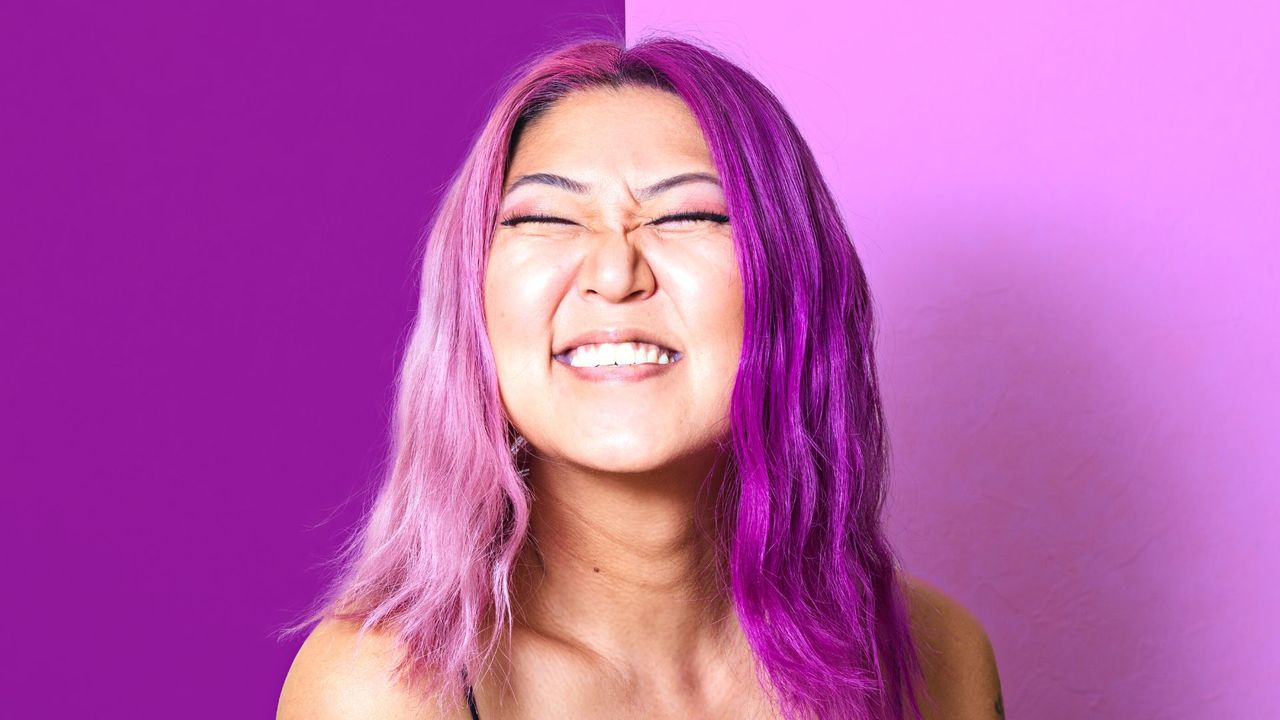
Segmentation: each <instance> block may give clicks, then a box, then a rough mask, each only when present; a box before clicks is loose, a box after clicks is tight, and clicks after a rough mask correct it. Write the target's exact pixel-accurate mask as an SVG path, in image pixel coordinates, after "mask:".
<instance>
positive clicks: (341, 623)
mask: <svg viewBox="0 0 1280 720" xmlns="http://www.w3.org/2000/svg"><path fill="white" fill-rule="evenodd" d="M398 659H399V650H398V649H397V648H396V644H395V639H394V638H393V637H391V635H390V634H389V633H386V632H382V631H378V630H368V631H366V632H365V633H364V634H363V635H360V634H359V624H358V623H355V622H352V621H348V620H337V619H333V618H330V619H326V620H324V621H322V622H321V623H319V624H318V625H316V627H315V629H314V630H312V631H311V634H310V635H308V636H307V639H306V641H305V642H303V643H302V647H301V648H299V650H298V654H297V655H296V656H295V657H294V659H293V664H292V665H291V666H290V668H289V673H288V675H287V676H286V677H285V680H284V686H283V687H282V688H281V691H280V701H279V705H278V707H277V709H276V720H304V719H305V720H373V719H374V718H378V719H379V720H408V719H409V718H413V719H414V720H445V718H450V719H452V718H455V717H461V716H458V715H453V714H449V715H446V716H442V715H440V711H439V710H438V709H436V707H435V706H434V704H432V703H429V702H425V701H423V700H422V699H421V698H419V697H417V696H415V695H414V694H413V693H412V691H410V690H409V688H407V687H405V686H404V685H403V684H401V683H399V682H397V681H396V679H395V677H394V672H393V671H394V668H395V666H396V663H397V661H398Z"/></svg>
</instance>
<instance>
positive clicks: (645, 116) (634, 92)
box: [508, 87, 713, 178]
mask: <svg viewBox="0 0 1280 720" xmlns="http://www.w3.org/2000/svg"><path fill="white" fill-rule="evenodd" d="M676 165H678V166H681V168H682V169H686V170H687V169H690V168H702V169H708V170H710V169H712V167H713V166H712V159H711V152H710V149H709V148H708V146H707V143H706V140H705V138H704V137H703V135H702V130H701V128H699V127H698V121H697V119H696V118H695V117H694V116H693V113H692V112H691V111H690V110H689V107H688V106H687V105H686V104H685V103H684V101H683V100H682V99H680V98H679V97H678V96H676V95H675V94H673V93H669V92H666V91H663V90H659V89H656V88H635V87H630V88H618V89H613V88H604V89H591V90H582V91H577V92H574V93H571V94H569V95H567V96H565V97H563V98H561V99H560V100H558V101H557V102H556V103H555V104H553V105H552V106H551V107H550V108H549V109H548V110H546V111H545V112H544V113H543V114H542V115H541V116H539V117H538V118H537V119H536V120H535V121H534V122H533V123H531V124H530V125H529V126H527V127H526V128H525V129H524V132H523V133H522V134H521V136H520V139H519V141H518V142H517V144H516V148H515V154H514V155H513V156H512V158H511V163H510V171H509V173H508V177H509V178H514V177H519V176H520V175H523V174H526V173H531V172H543V171H546V172H557V171H559V170H563V171H565V173H566V174H571V173H573V172H579V174H583V173H584V172H585V171H597V172H608V171H618V172H624V173H630V172H638V173H640V174H647V173H648V172H649V171H654V172H659V171H662V170H664V169H668V168H670V167H671V166H676Z"/></svg>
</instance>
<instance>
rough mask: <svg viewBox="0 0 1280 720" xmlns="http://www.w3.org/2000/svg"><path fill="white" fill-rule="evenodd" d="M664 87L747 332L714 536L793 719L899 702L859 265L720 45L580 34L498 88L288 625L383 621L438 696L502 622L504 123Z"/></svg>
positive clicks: (895, 614) (905, 682) (508, 543)
mask: <svg viewBox="0 0 1280 720" xmlns="http://www.w3.org/2000/svg"><path fill="white" fill-rule="evenodd" d="M627 86H643V87H652V88H659V89H662V90H665V91H668V92H672V93H675V94H676V95H678V96H679V97H680V98H682V99H683V100H684V102H685V103H686V104H687V105H688V107H689V109H690V110H691V111H692V113H693V115H694V117H695V118H696V119H697V121H698V123H699V125H700V126H701V128H702V131H703V134H704V136H705V137H706V141H707V144H708V146H709V148H710V151H711V156H712V158H713V161H714V163H715V166H716V169H717V171H718V172H719V175H720V177H721V180H722V183H723V187H724V191H725V195H726V200H727V202H728V213H729V216H730V217H731V218H732V225H731V227H732V229H733V238H734V244H735V250H736V252H737V257H738V264H739V268H740V273H741V277H742V282H743V296H744V303H745V326H744V336H743V347H742V353H741V360H740V364H739V367H738V373H737V378H736V383H735V385H734V389H733V395H732V399H731V403H730V416H731V425H732V434H731V438H730V439H729V441H728V442H727V443H726V444H727V446H728V447H729V449H730V452H729V454H728V457H729V459H730V461H731V462H730V467H731V468H732V472H731V474H730V477H731V481H730V483H729V488H728V491H727V492H722V493H720V494H719V495H718V496H717V499H716V501H715V502H716V503H717V505H716V507H715V513H716V516H717V517H718V518H722V519H724V522H723V523H719V522H718V523H717V525H718V530H717V533H718V534H717V552H718V553H719V559H720V560H721V561H722V562H721V565H722V567H723V569H724V572H727V578H725V589H726V590H727V591H728V592H730V593H731V596H732V599H733V603H734V607H735V608H736V611H737V613H738V616H739V618H740V622H741V625H742V627H743V629H744V632H745V634H746V637H747V640H748V642H749V644H750V647H751V648H752V650H753V652H754V655H755V658H756V661H757V672H758V677H759V679H760V680H761V682H762V685H763V687H765V689H766V690H767V691H768V692H769V693H770V694H771V696H772V697H773V698H774V699H775V701H776V702H777V703H778V704H779V706H780V707H781V709H782V711H783V713H784V714H785V716H786V717H787V718H788V719H789V720H796V719H798V718H802V717H809V716H816V717H821V718H850V719H853V718H856V719H858V720H871V719H872V718H875V719H876V720H880V719H882V718H893V719H894V720H898V719H899V718H902V717H903V716H904V713H905V712H906V709H907V706H908V702H909V706H910V709H911V712H912V713H913V716H914V717H916V718H919V717H920V709H919V706H918V704H917V702H916V698H915V692H916V690H917V688H918V687H920V686H921V685H922V683H921V681H920V672H921V670H920V662H919V658H918V656H917V653H916V648H915V646H914V644H913V641H912V636H911V632H910V627H909V623H908V618H907V604H906V596H905V592H904V589H903V587H902V586H901V585H900V580H901V578H900V577H899V575H898V570H899V567H900V564H899V563H898V561H897V559H896V557H895V555H894V552H893V550H892V548H891V547H890V545H889V543H888V541H887V540H886V538H885V535H884V530H883V527H882V523H881V514H882V509H883V505H884V501H885V493H886V481H887V476H888V439H887V435H886V432H885V424H884V417H883V413H882V409H881V402H880V392H879V387H878V382H877V374H876V363H875V357H874V348H873V340H874V327H873V313H872V305H871V296H870V293H869V290H868V287H867V278H866V275H865V273H864V272H863V269H862V265H861V263H860V262H859V260H858V256H857V254H856V252H855V251H854V246H853V243H852V241H851V239H850V237H849V235H848V232H847V231H846V229H845V226H844V223H843V221H842V219H841V217H840V214H839V212H838V209H837V207H836V204H835V202H834V200H833V198H832V196H831V192H830V190H829V189H828V188H827V186H826V184H825V182H824V181H823V179H822V176H821V174H820V173H819V170H818V166H817V163H816V162H815V160H814V158H813V156H812V153H811V152H810V150H809V147H808V145H807V144H806V143H805V141H804V139H803V138H802V137H801V135H800V132H799V130H798V129H797V128H796V126H795V124H794V123H793V122H792V121H791V119H790V117H789V116H788V115H787V113H786V111H785V110H784V109H783V107H782V105H781V104H780V103H779V101H778V100H777V98H776V97H774V95H773V94H772V93H771V92H770V91H769V90H768V89H767V88H766V87H765V86H764V85H762V84H761V83H760V82H759V81H758V80H756V79H755V78H754V77H752V76H751V75H750V74H749V73H747V72H746V71H744V70H743V69H742V68H740V67H738V66H737V65H735V64H733V63H732V62H730V61H729V60H727V59H725V58H724V57H722V56H721V55H719V54H718V53H716V52H715V51H714V50H712V49H709V48H706V47H702V46H700V45H699V44H697V43H695V42H691V41H688V40H683V39H675V38H671V37H654V38H649V39H646V40H645V41H643V42H641V43H639V44H636V45H634V46H633V47H631V48H630V49H626V48H625V47H624V46H623V45H621V44H619V43H618V42H616V41H614V40H610V39H599V38H587V39H576V40H573V41H571V42H569V43H568V44H566V45H564V46H562V47H560V48H557V49H555V50H552V51H550V52H547V53H545V54H543V55H540V56H538V57H536V58H534V59H533V60H532V61H530V62H529V63H527V64H525V65H524V66H522V67H520V68H519V69H518V70H517V71H516V72H515V73H514V74H513V75H512V76H511V77H510V78H509V81H508V83H507V84H506V85H505V86H504V94H503V95H502V97H501V98H500V99H499V100H498V102H497V105H496V107H495V108H494V110H493V112H492V113H491V114H490V116H489V118H488V121H487V123H486V124H485V126H484V127H483V129H482V130H481V132H480V134H479V136H478V137H477V138H476V141H475V144H474V145H473V147H472V149H471V151H470V153H469V154H468V156H467V157H466V159H465V161H464V162H463V164H462V166H461V167H460V168H459V170H458V172H457V174H456V175H455V176H454V177H453V179H452V182H451V184H450V187H449V189H448V192H447V194H446V196H445V197H444V200H443V201H442V203H441V205H440V208H439V210H438V213H437V215H436V216H435V218H434V220H433V222H432V224H431V226H430V229H429V231H428V233H427V235H426V247H425V254H424V260H423V267H422V290H421V300H420V303H419V309H418V314H417V318H416V321H415V324H414V327H413V331H412V335H411V337H410V340H409V344H408V348H407V350H406V353H405V357H404V362H403V366H402V368H401V371H400V375H399V378H398V385H397V399H396V406H395V415H394V422H393V427H392V429H391V433H392V455H391V464H390V467H389V469H388V472H387V476H386V478H385V480H384V482H383V485H382V488H381V490H380V491H379V493H378V495H377V498H376V500H375V501H374V504H373V506H372V508H371V510H370V512H369V515H368V517H367V519H366V521H365V522H364V524H363V526H362V527H361V528H360V530H359V532H357V533H356V534H354V535H353V536H352V537H351V538H350V539H349V541H348V542H347V544H346V545H345V546H344V548H343V550H342V553H341V555H340V557H339V562H340V566H341V569H342V571H341V573H340V574H339V576H338V577H337V579H336V581H335V583H334V585H333V586H332V587H331V588H330V590H329V592H328V593H327V594H326V595H325V597H323V598H322V599H321V602H320V603H319V604H318V607H319V609H318V610H317V611H316V612H315V613H314V614H312V615H311V617H310V619H309V620H307V621H305V624H309V623H310V622H313V621H315V620H318V619H322V618H324V617H340V618H345V619H353V620H359V621H361V623H362V626H361V627H362V630H361V632H363V631H364V630H366V629H369V628H372V627H375V626H379V627H387V628H390V629H392V630H393V631H394V633H395V635H396V637H397V640H398V642H399V644H400V648H401V649H402V650H403V651H404V654H403V656H402V659H401V662H400V665H399V667H398V668H397V670H398V671H399V672H400V673H401V674H402V676H403V677H404V678H406V679H407V680H408V681H409V682H410V683H411V684H412V685H414V686H415V687H418V688H419V689H421V690H422V691H423V692H426V693H429V694H435V695H437V696H438V698H439V700H440V702H441V706H442V707H444V706H445V705H447V704H448V703H449V702H450V700H449V699H450V698H461V697H462V695H463V692H464V687H463V685H464V682H465V681H464V678H465V677H466V668H468V667H473V668H475V667H482V666H483V665H485V664H486V663H487V661H488V660H489V659H491V658H492V657H493V655H494V653H495V652H497V651H498V650H499V642H500V640H501V639H502V638H503V637H504V636H505V637H506V638H507V639H508V640H509V638H510V630H511V617H512V599H511V596H510V588H511V586H510V578H511V577H512V571H513V568H514V566H515V562H516V559H517V556H518V554H519V553H520V550H521V547H522V544H523V543H524V542H525V538H526V535H527V531H528V527H529V513H530V503H531V495H530V492H529V488H528V486H527V481H526V477H525V474H524V472H523V471H522V468H521V467H520V465H521V461H520V451H519V447H518V444H517V445H514V446H513V444H512V443H513V441H516V440H517V439H518V438H517V437H516V436H515V435H514V431H513V429H512V427H511V425H510V423H509V422H508V420H507V418H506V414H505V412H504V410H503V407H502V404H501V400H500V396H499V394H498V384H497V374H496V370H495V365H494V361H493V357H492V355H491V350H490V347H489V344H488V339H487V333H486V329H485V328H486V326H485V319H484V313H483V299H482V295H481V293H482V287H483V286H482V278H483V276H484V268H485V262H486V258H487V254H488V245H489V241H490V239H491V238H492V233H493V230H494V227H495V223H496V218H497V212H498V205H499V200H500V195H501V190H502V186H503V182H504V177H505V174H506V170H507V167H508V162H509V159H510V154H511V152H512V150H513V148H514V147H515V143H516V140H517V139H518V138H519V135H520V132H521V130H522V129H523V128H524V127H525V126H526V125H527V124H528V123H529V121H530V120H532V119H533V118H535V117H537V116H538V115H539V114H540V113H542V112H544V111H545V110H546V109H547V108H549V107H550V106H551V105H552V104H553V103H555V102H556V101H557V100H558V99H560V98H563V97H564V96H565V95H567V94H568V93H571V92H575V91H579V90H589V89H599V88H619V87H627Z"/></svg>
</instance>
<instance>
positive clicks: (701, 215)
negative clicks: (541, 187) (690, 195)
mask: <svg viewBox="0 0 1280 720" xmlns="http://www.w3.org/2000/svg"><path fill="white" fill-rule="evenodd" d="M675 220H694V221H704V220H705V221H709V222H713V223H716V224H717V225H725V224H727V223H728V222H729V216H728V215H721V214H720V213H712V212H687V213H677V214H675V215H663V216H662V217H660V218H658V219H657V220H654V221H653V222H651V223H649V224H650V225H660V224H662V223H665V222H671V221H675ZM524 222H540V223H548V224H551V225H572V224H573V223H571V222H569V221H568V220H565V219H564V218H558V217H553V216H550V215H517V216H516V217H510V218H507V219H506V220H503V221H502V222H501V223H500V224H501V225H506V226H507V227H514V226H516V225H519V224H520V223H524Z"/></svg>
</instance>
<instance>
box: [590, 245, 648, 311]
mask: <svg viewBox="0 0 1280 720" xmlns="http://www.w3.org/2000/svg"><path fill="white" fill-rule="evenodd" d="M591 242H592V245H591V248H590V250H588V251H587V257H586V258H585V259H584V260H583V263H582V266H581V267H580V268H579V272H578V292H579V293H581V294H582V295H583V297H586V298H588V299H590V296H592V295H598V296H600V297H602V298H605V299H607V300H609V301H610V302H627V301H633V300H643V299H645V298H647V297H649V296H650V295H652V294H653V293H654V290H655V289H656V285H657V282H656V280H655V279H654V277H653V270H652V268H650V267H649V263H648V261H647V260H646V258H645V256H644V253H643V252H642V251H641V250H640V249H639V248H637V247H636V245H635V243H634V242H633V241H632V240H631V239H630V238H628V237H627V231H626V230H625V229H622V228H609V229H608V230H604V231H601V232H600V233H599V234H598V235H597V237H595V238H592V240H591Z"/></svg>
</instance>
